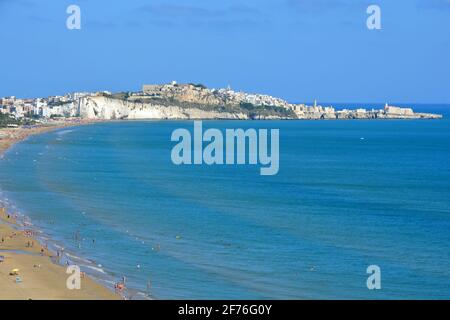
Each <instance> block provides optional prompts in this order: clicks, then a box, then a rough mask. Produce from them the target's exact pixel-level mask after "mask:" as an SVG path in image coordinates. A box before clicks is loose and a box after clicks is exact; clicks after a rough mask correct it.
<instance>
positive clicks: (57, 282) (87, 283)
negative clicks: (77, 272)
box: [0, 120, 122, 300]
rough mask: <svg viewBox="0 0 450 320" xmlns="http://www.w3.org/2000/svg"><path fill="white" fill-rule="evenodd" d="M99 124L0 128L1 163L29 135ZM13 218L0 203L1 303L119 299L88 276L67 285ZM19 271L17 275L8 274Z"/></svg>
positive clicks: (49, 255) (64, 275)
mask: <svg viewBox="0 0 450 320" xmlns="http://www.w3.org/2000/svg"><path fill="white" fill-rule="evenodd" d="M97 122H100V121H92V120H90V121H79V120H75V121H67V120H66V121H60V122H54V123H51V124H41V125H36V126H31V127H19V128H2V129H0V160H1V159H3V157H4V152H5V151H7V150H8V149H9V148H10V147H12V146H13V145H14V144H16V143H18V142H20V141H23V140H25V139H27V138H28V137H30V136H33V135H37V134H42V133H45V132H50V131H53V130H58V129H61V128H66V127H73V126H78V125H87V124H92V123H97ZM15 217H16V215H14V214H13V213H11V212H7V209H6V208H5V207H4V206H3V204H0V261H1V262H0V300H30V299H33V300H50V299H56V300H118V299H121V298H122V297H121V296H120V295H119V294H117V293H115V292H114V291H113V290H112V289H109V288H108V287H106V286H103V285H102V284H100V283H98V282H96V281H95V280H93V279H92V277H90V276H85V274H84V273H83V270H81V271H82V273H83V276H82V278H81V289H80V290H69V289H67V286H66V281H67V278H68V277H69V276H70V274H67V273H66V268H65V267H64V266H62V265H61V264H59V263H58V262H57V260H56V258H57V257H56V256H55V254H54V253H53V252H51V251H50V250H49V249H48V248H47V247H46V246H44V245H43V244H42V243H41V242H40V241H39V240H38V239H37V237H36V234H35V233H34V232H33V231H31V230H28V229H23V228H21V226H20V225H19V224H18V223H17V221H16V218H15ZM25 227H26V226H25ZM13 269H19V271H18V272H17V273H18V274H17V275H11V273H12V272H11V271H12V270H13Z"/></svg>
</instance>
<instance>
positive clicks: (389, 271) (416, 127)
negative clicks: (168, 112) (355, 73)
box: [0, 106, 450, 299]
mask: <svg viewBox="0 0 450 320" xmlns="http://www.w3.org/2000/svg"><path fill="white" fill-rule="evenodd" d="M448 108H449V107H448V106H423V110H421V109H420V108H417V109H418V111H424V112H438V113H444V116H445V118H444V119H443V120H411V121H409V120H406V121H405V120H389V121H373V120H367V121H366V120H357V121H351V120H349V121H204V122H203V126H204V128H205V129H207V128H218V129H221V130H225V129H226V128H244V129H246V128H256V129H258V128H267V129H272V128H276V129H280V171H279V173H278V175H275V176H261V175H260V174H259V168H260V166H249V165H246V166H194V165H192V166H175V165H173V164H172V162H171V158H170V152H171V149H172V147H173V145H174V143H173V142H171V141H170V135H171V133H172V131H173V130H174V129H177V128H187V129H189V130H192V128H193V122H191V121H129V122H125V121H124V122H113V123H101V124H96V125H90V126H80V127H74V128H70V129H67V128H66V129H62V130H58V131H55V132H49V133H45V134H42V135H39V136H33V137H30V138H29V139H27V140H25V141H23V142H21V143H19V144H17V145H15V146H13V147H12V148H11V149H10V150H8V152H7V153H6V154H5V156H4V159H3V160H2V161H0V186H1V189H2V197H3V198H4V199H8V200H7V201H8V204H9V207H10V208H11V209H12V210H16V211H19V212H20V213H23V214H25V215H26V216H28V217H30V219H31V221H32V222H33V224H34V225H35V226H36V227H38V228H39V229H41V230H42V231H43V236H45V237H47V238H46V239H47V240H45V241H51V242H52V244H54V245H58V246H59V247H64V248H65V252H67V253H68V256H67V258H68V259H69V260H73V261H76V262H77V263H78V264H80V265H81V266H82V269H83V268H84V269H85V270H86V271H88V272H90V273H92V274H94V275H95V276H97V277H98V278H99V279H103V280H104V281H108V283H112V282H113V281H118V280H120V279H121V278H122V277H123V276H125V277H126V279H127V284H128V286H129V287H131V288H133V289H135V290H138V291H140V292H146V291H147V290H146V288H147V283H148V282H149V281H150V282H151V290H150V292H151V295H152V296H153V297H155V298H163V299H164V298H169V299H171V298H186V299H195V298H206V299H268V298H274V299H283V298H286V299H296V298H313V299H316V298H319V299H320V298H339V299H361V298H363V299H364V298H368V299H372V298H373V299H378V298H386V299H391V298H393V299H395V298H411V299H423V298H425V299H427V298H436V299H443V298H446V299H449V298H450V291H449V288H450V199H449V198H450V197H449V196H448V195H449V194H450V163H449V159H450V121H449V114H448V111H449V109H448ZM369 265H378V266H380V268H381V272H382V290H378V291H370V290H368V289H367V287H366V280H367V277H368V274H366V268H367V267H368V266H369Z"/></svg>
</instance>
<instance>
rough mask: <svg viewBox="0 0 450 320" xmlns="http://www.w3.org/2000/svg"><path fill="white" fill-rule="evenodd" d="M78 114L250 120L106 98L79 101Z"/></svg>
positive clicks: (98, 117)
mask: <svg viewBox="0 0 450 320" xmlns="http://www.w3.org/2000/svg"><path fill="white" fill-rule="evenodd" d="M78 113H79V115H80V117H82V118H85V119H106V120H109V119H248V116H247V114H244V113H231V112H220V111H207V110H201V109H197V108H181V107H178V106H162V105H157V104H151V103H141V102H132V101H128V100H120V99H111V98H108V97H105V96H95V97H84V98H81V99H80V100H79V105H78Z"/></svg>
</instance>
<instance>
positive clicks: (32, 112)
mask: <svg viewBox="0 0 450 320" xmlns="http://www.w3.org/2000/svg"><path fill="white" fill-rule="evenodd" d="M0 114H1V115H2V116H3V119H4V118H5V117H7V119H9V120H10V122H11V125H14V124H20V123H23V122H24V120H33V121H36V122H46V121H51V120H52V119H63V118H81V119H105V120H110V119H264V120H270V119H311V120H320V119H330V120H331V119H436V118H441V117H442V116H441V115H436V114H429V113H416V112H414V111H413V110H412V109H411V108H400V107H395V106H389V105H388V104H386V106H385V107H384V109H370V110H367V109H362V108H360V109H352V110H350V109H342V110H336V109H335V108H334V107H333V106H321V105H318V104H317V103H314V104H313V105H307V104H293V103H289V102H287V101H285V100H283V99H280V98H277V97H272V96H269V95H264V94H252V93H245V92H236V91H233V90H231V88H227V89H208V88H207V87H205V86H204V85H201V84H178V83H176V82H175V81H174V82H172V83H170V84H161V85H144V86H143V87H142V90H141V91H137V92H120V93H111V92H108V91H101V92H94V93H90V92H77V93H69V94H66V95H64V96H51V97H47V98H34V99H19V98H16V97H5V98H0Z"/></svg>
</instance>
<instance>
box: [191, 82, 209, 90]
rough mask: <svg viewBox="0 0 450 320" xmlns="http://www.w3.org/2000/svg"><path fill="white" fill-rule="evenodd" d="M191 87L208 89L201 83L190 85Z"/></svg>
mask: <svg viewBox="0 0 450 320" xmlns="http://www.w3.org/2000/svg"><path fill="white" fill-rule="evenodd" d="M189 84H190V85H191V86H194V87H196V88H201V89H207V87H206V86H205V85H204V84H201V83H189Z"/></svg>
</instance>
